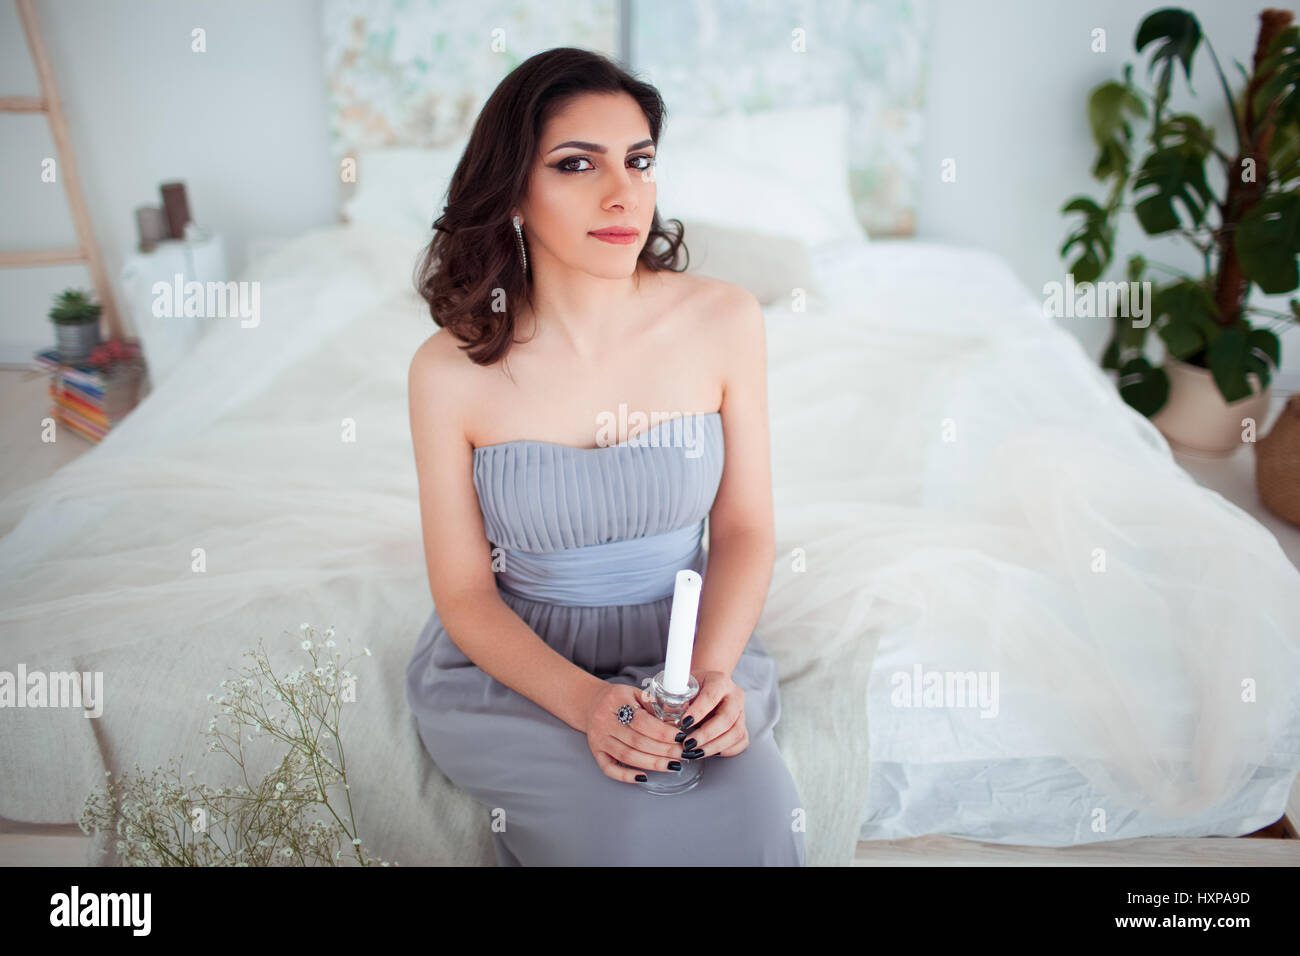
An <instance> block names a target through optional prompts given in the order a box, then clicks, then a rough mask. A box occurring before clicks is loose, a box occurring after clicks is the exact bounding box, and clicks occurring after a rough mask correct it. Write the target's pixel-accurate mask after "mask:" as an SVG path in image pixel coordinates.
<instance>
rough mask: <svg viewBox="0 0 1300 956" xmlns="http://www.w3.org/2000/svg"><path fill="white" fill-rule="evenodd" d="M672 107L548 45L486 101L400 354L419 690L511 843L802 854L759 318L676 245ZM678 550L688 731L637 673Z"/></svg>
mask: <svg viewBox="0 0 1300 956" xmlns="http://www.w3.org/2000/svg"><path fill="white" fill-rule="evenodd" d="M663 115H664V106H663V102H662V100H661V99H660V97H659V94H658V92H657V91H656V90H655V89H654V88H653V87H651V86H649V85H647V84H645V83H641V82H639V81H637V80H636V79H634V78H633V77H631V76H630V75H628V74H627V73H626V72H624V71H623V70H621V69H620V68H619V67H617V66H616V65H615V64H613V63H611V62H610V61H609V60H607V59H606V58H604V57H601V56H598V55H596V54H593V53H589V52H586V51H583V50H576V49H568V48H561V49H553V50H549V51H547V52H544V53H541V54H538V55H537V56H534V57H532V58H530V59H529V60H527V61H526V62H524V63H523V64H521V65H520V66H519V67H518V68H517V69H515V70H514V71H513V72H512V73H511V74H510V75H509V76H507V77H506V78H505V79H504V80H503V81H502V82H501V84H500V86H499V87H498V88H497V89H496V91H495V92H494V93H493V95H492V97H491V98H490V99H489V100H488V102H487V104H486V105H485V106H484V108H483V111H482V114H481V115H480V116H479V118H478V121H477V122H476V124H475V127H474V130H473V132H472V134H471V136H470V139H469V142H468V145H467V147H466V150H465V154H464V156H463V157H462V158H461V161H460V164H459V166H458V167H457V169H456V172H455V175H454V176H453V177H452V181H451V185H450V188H449V191H448V203H447V206H446V209H445V211H444V214H443V215H442V216H441V217H440V218H439V219H438V220H436V221H435V223H434V228H435V230H436V233H435V236H434V239H433V241H432V242H431V244H430V246H429V248H428V250H427V253H426V255H425V257H424V261H423V264H422V266H421V274H420V276H419V278H418V284H419V289H420V292H421V294H422V295H423V296H424V297H425V299H426V300H427V301H428V302H429V307H430V312H431V313H432V315H433V319H434V322H435V323H436V324H437V325H439V326H440V327H441V328H442V333H441V334H436V333H435V334H434V335H432V336H431V337H430V338H429V340H428V341H427V342H425V343H424V344H423V345H422V346H421V347H420V349H419V350H418V351H417V354H416V355H415V357H414V358H413V360H412V362H411V367H410V414H411V431H412V441H413V444H414V448H415V457H416V466H417V471H418V474H419V487H420V509H421V521H422V524H423V530H424V544H425V553H426V558H427V561H428V571H429V586H430V589H431V591H432V594H433V599H434V604H435V611H434V613H433V615H432V616H431V617H430V619H429V622H428V624H427V625H426V626H425V628H424V630H423V632H422V633H421V634H420V637H419V640H418V643H417V646H416V650H415V654H414V656H413V657H412V658H411V661H410V664H409V665H408V668H407V700H408V702H409V704H410V706H411V708H412V710H413V712H414V714H415V717H416V720H417V724H418V727H419V732H420V737H421V739H422V740H423V742H424V745H425V747H426V748H427V749H428V751H429V754H430V755H431V756H432V758H433V760H434V762H435V763H436V764H437V765H438V767H439V768H440V769H441V770H442V771H443V772H444V773H446V775H447V776H448V777H449V778H450V779H451V780H452V781H453V782H454V783H455V784H456V785H457V786H459V787H461V788H462V789H464V790H465V791H467V792H468V793H470V794H471V795H472V796H473V797H474V798H475V799H476V800H477V801H478V802H479V803H481V804H482V805H484V806H485V807H487V808H488V809H489V811H490V815H489V818H488V820H487V821H485V822H486V823H487V824H488V825H489V826H491V833H492V837H493V840H494V843H495V848H496V853H497V858H498V860H499V862H500V863H501V864H502V865H566V864H567V865H631V864H641V865H669V864H672V865H696V864H702V865H749V864H764V865H768V864H770V865H798V866H801V865H804V863H805V853H804V836H803V826H802V823H803V810H802V807H801V801H800V799H799V794H798V792H797V790H796V788H795V784H794V781H793V779H792V778H791V776H790V773H789V770H788V768H787V767H786V764H785V762H784V760H783V759H782V757H781V754H780V752H779V751H778V750H777V747H776V742H775V740H774V738H773V733H772V728H773V727H774V725H775V724H776V722H777V719H778V718H779V716H780V698H779V695H778V686H777V675H776V667H775V664H774V662H773V660H772V658H771V657H769V656H768V654H767V653H766V652H765V650H764V649H763V648H762V647H761V646H760V645H759V643H758V641H757V640H756V639H755V637H754V636H753V627H754V625H755V623H756V621H757V620H758V617H759V614H760V612H761V611H762V607H763V602H764V600H765V598H766V595H767V588H768V585H769V583H770V579H771V574H772V565H773V560H774V550H773V549H774V545H773V530H772V526H773V518H772V491H771V481H770V463H769V447H768V431H767V401H766V396H767V383H766V353H765V345H764V335H763V315H762V312H761V311H760V309H759V306H758V303H757V302H756V301H755V300H754V298H753V297H752V296H751V295H750V294H749V293H748V292H746V291H744V290H741V289H739V288H737V287H735V286H732V285H730V284H728V283H725V282H720V281H716V280H706V279H702V278H698V277H695V276H693V275H686V274H685V273H684V271H683V270H684V268H685V266H684V265H683V266H681V268H680V269H679V268H678V267H677V262H678V259H679V256H680V255H681V253H683V252H684V248H683V244H682V238H683V236H682V231H683V230H682V227H681V223H680V222H677V226H678V231H677V233H676V234H675V235H673V234H670V233H668V232H667V231H666V230H665V229H664V227H663V225H662V224H661V223H660V221H659V217H658V214H657V211H656V209H655V195H656V186H655V180H654V175H653V168H654V162H655V153H656V144H657V143H658V141H659V134H660V128H661V124H662V120H663ZM619 234H621V236H622V237H621V238H620V235H619ZM660 247H662V248H660ZM517 330H518V331H520V332H521V333H526V337H525V338H523V339H522V340H520V339H516V337H515V332H516V331H517ZM448 333H450V334H448ZM661 414H666V415H667V416H668V417H667V418H665V419H663V420H661V419H660V418H659V416H660V415H661ZM724 434H725V436H726V448H725V456H724V443H723V436H724ZM724 459H725V466H726V467H725V468H724V467H723V465H724ZM706 517H707V518H708V520H709V549H708V551H707V552H705V550H704V548H703V531H704V520H705V518H706ZM706 559H707V560H706ZM682 568H692V569H694V570H696V571H700V572H704V571H705V570H706V568H707V571H708V573H707V574H706V575H705V580H704V585H703V591H702V593H701V596H700V605H699V616H698V622H697V630H696V639H695V649H694V656H693V658H692V662H691V674H692V675H693V676H694V678H695V679H696V681H697V682H698V684H699V687H700V689H699V694H698V696H697V698H696V699H695V700H694V701H693V702H692V705H691V708H690V710H689V712H688V720H684V721H683V723H682V727H683V728H684V731H683V732H679V730H678V728H677V727H676V726H674V725H672V724H669V723H666V722H664V721H662V720H660V719H658V718H657V717H656V716H655V714H654V712H653V711H652V710H649V709H647V707H648V705H647V703H646V701H645V700H644V699H643V698H642V691H641V688H642V686H643V684H642V681H643V680H644V679H645V678H647V677H650V676H652V675H653V674H655V673H656V672H658V671H659V670H661V669H662V668H663V666H664V660H665V655H666V648H667V635H668V618H669V611H670V609H671V607H672V593H673V589H674V585H675V580H676V573H677V571H678V570H680V569H682ZM688 721H689V722H688ZM687 760H707V761H709V764H708V766H707V767H705V768H704V773H703V776H702V777H701V780H700V782H699V784H698V785H697V786H695V787H694V788H692V789H690V790H688V791H686V792H684V793H679V794H675V795H671V796H662V795H658V794H653V793H649V792H646V791H645V790H644V789H642V788H641V787H640V786H639V782H641V781H645V780H646V779H647V772H648V771H656V772H659V773H676V772H679V771H680V769H681V766H682V762H683V761H687Z"/></svg>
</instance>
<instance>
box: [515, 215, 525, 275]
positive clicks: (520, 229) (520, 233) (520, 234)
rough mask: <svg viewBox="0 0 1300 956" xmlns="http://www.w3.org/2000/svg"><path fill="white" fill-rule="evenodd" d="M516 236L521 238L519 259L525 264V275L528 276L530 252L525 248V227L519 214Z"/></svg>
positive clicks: (516, 217) (516, 222)
mask: <svg viewBox="0 0 1300 956" xmlns="http://www.w3.org/2000/svg"><path fill="white" fill-rule="evenodd" d="M515 238H516V239H518V240H519V261H520V263H521V264H522V265H523V269H524V277H525V278H527V276H528V252H527V250H525V249H524V228H523V224H522V223H521V222H520V221H519V217H518V216H515Z"/></svg>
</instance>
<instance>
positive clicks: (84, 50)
mask: <svg viewBox="0 0 1300 956" xmlns="http://www.w3.org/2000/svg"><path fill="white" fill-rule="evenodd" d="M931 2H932V8H931V9H932V12H931V17H930V19H931V23H932V30H933V34H932V41H931V58H930V65H929V80H928V88H927V93H926V97H927V111H928V112H927V127H926V142H925V146H924V150H923V154H922V159H921V165H922V171H923V182H922V189H921V202H920V207H919V210H918V235H919V236H921V237H923V238H928V239H937V240H944V241H952V242H960V243H971V244H974V245H978V246H981V247H983V248H987V249H990V250H992V251H994V252H996V253H999V254H1000V255H1002V256H1004V257H1006V259H1007V260H1008V261H1009V262H1010V263H1011V265H1012V266H1013V267H1014V269H1015V271H1016V273H1017V274H1018V275H1019V276H1020V278H1021V279H1022V281H1023V282H1024V283H1025V285H1026V286H1027V287H1028V288H1029V289H1030V290H1031V291H1033V292H1035V293H1039V292H1040V291H1041V289H1042V286H1043V284H1044V283H1045V282H1048V281H1053V280H1060V279H1062V278H1063V276H1064V271H1065V263H1064V262H1062V260H1061V259H1060V257H1059V255H1058V250H1059V248H1060V246H1061V243H1062V242H1063V241H1064V239H1065V236H1066V234H1067V220H1066V219H1065V218H1063V217H1062V216H1061V215H1060V212H1059V210H1060V208H1061V206H1062V205H1064V203H1065V202H1066V200H1067V199H1069V198H1070V197H1071V196H1074V195H1076V194H1078V193H1085V194H1088V195H1091V196H1093V197H1094V198H1097V199H1101V198H1103V195H1104V194H1103V187H1102V186H1101V184H1099V183H1097V182H1095V181H1094V180H1093V179H1092V177H1091V175H1090V174H1089V169H1090V167H1091V165H1092V162H1093V159H1094V156H1095V151H1094V147H1093V145H1092V141H1091V139H1090V137H1089V134H1088V127H1087V122H1086V102H1087V96H1088V92H1089V91H1090V90H1091V89H1092V88H1093V86H1095V85H1096V84H1097V83H1099V82H1102V81H1103V80H1105V79H1110V78H1114V79H1119V78H1120V77H1121V76H1122V68H1123V64H1124V62H1125V61H1129V62H1132V63H1133V64H1134V69H1135V77H1137V78H1139V79H1140V81H1141V82H1142V83H1143V85H1144V86H1146V88H1148V89H1150V86H1149V84H1147V82H1146V79H1145V67H1144V66H1143V64H1144V63H1145V62H1146V61H1147V56H1144V57H1142V58H1141V59H1139V57H1138V54H1137V53H1136V52H1135V51H1134V50H1133V37H1134V35H1135V33H1136V31H1137V26H1138V23H1139V22H1140V21H1141V19H1142V18H1143V17H1144V16H1145V15H1146V13H1147V12H1149V11H1150V10H1153V9H1155V8H1157V7H1158V6H1160V5H1161V4H1159V3H1157V2H1155V0H1152V2H1150V3H1134V2H1132V0H1089V2H1088V3H1073V2H1064V0H982V2H977V0H931ZM1184 5H1185V6H1186V7H1188V8H1189V9H1191V10H1193V11H1194V12H1195V13H1196V14H1197V16H1198V17H1199V18H1200V20H1201V23H1202V26H1203V27H1204V29H1205V32H1206V34H1207V35H1208V36H1209V38H1210V40H1211V42H1213V44H1214V46H1215V49H1216V50H1217V51H1218V54H1219V58H1220V61H1221V62H1222V63H1223V66H1224V69H1225V71H1226V72H1227V74H1228V76H1229V82H1230V83H1233V84H1234V89H1236V88H1238V84H1239V82H1240V80H1239V74H1238V73H1237V70H1236V68H1235V67H1234V66H1233V65H1232V60H1233V59H1234V58H1237V59H1240V60H1241V61H1242V62H1243V63H1245V64H1246V65H1247V66H1249V64H1250V60H1251V56H1252V53H1253V50H1254V39H1255V35H1256V31H1257V25H1258V21H1257V14H1256V12H1254V9H1253V8H1248V7H1243V6H1241V5H1237V4H1227V3H1223V2H1215V0H1194V2H1186V3H1185V4H1184ZM38 7H39V12H40V15H41V18H42V23H43V25H44V29H45V34H46V41H47V43H48V45H49V48H50V54H51V57H52V59H53V62H54V66H55V71H56V74H57V78H58V81H59V84H60V88H61V92H62V95H63V99H64V103H65V106H66V108H67V111H68V114H69V122H70V125H71V128H72V135H73V138H74V141H75V144H76V149H77V157H78V161H79V163H80V168H81V174H82V179H83V184H84V188H85V192H86V198H87V202H88V204H89V206H90V211H91V216H92V218H93V220H94V223H95V229H96V234H97V236H98V237H99V241H100V244H101V247H102V248H103V250H104V254H105V256H106V258H107V262H108V269H109V273H110V275H116V274H117V271H118V270H119V268H120V266H121V263H122V261H123V260H124V258H125V257H126V256H127V255H128V254H130V252H131V251H132V250H133V247H134V244H135V242H136V229H135V213H134V210H135V208H136V207H137V206H139V205H144V204H151V205H153V204H158V203H159V202H160V197H159V194H158V184H159V183H160V182H162V181H165V180H170V179H182V180H184V181H185V182H186V183H187V184H188V187H189V195H190V202H191V209H192V212H193V215H194V218H195V219H196V220H198V221H199V222H200V223H201V224H203V225H205V226H208V227H211V228H214V229H217V230H219V231H221V232H222V233H224V234H225V237H226V248H227V255H228V257H229V259H230V266H231V268H232V271H233V272H238V270H239V269H240V268H242V266H243V264H244V262H245V261H246V244H247V242H248V240H249V239H251V238H253V237H256V236H291V235H294V234H296V233H299V232H302V231H304V230H306V229H311V228H314V227H319V226H325V225H329V224H330V223H332V222H334V221H335V207H336V197H337V189H338V186H337V178H336V176H335V174H334V170H333V168H332V164H331V162H330V159H329V155H328V146H327V137H326V111H325V88H324V80H323V77H322V51H321V41H320V30H319V18H320V8H319V4H318V2H316V0H277V2H275V3H266V2H259V0H183V2H182V0H113V2H103V0H58V2H57V3H41V4H38ZM1297 19H1298V20H1300V17H1298V18H1297ZM196 27H202V28H203V29H205V30H206V32H207V52H206V53H193V52H191V49H190V45H191V31H192V30H193V29H194V28H196ZM1097 27H1102V28H1104V29H1105V30H1106V32H1107V52H1105V53H1102V54H1099V53H1093V52H1092V51H1091V42H1092V31H1093V29H1094V28H1097ZM1149 52H1150V50H1149V49H1148V51H1147V54H1148V56H1149ZM1192 81H1193V84H1194V86H1195V89H1196V91H1197V93H1198V94H1199V95H1198V97H1197V98H1190V97H1189V96H1188V95H1187V93H1186V84H1185V82H1184V81H1183V80H1182V78H1181V74H1179V76H1178V78H1177V79H1176V80H1175V83H1174V90H1175V96H1174V98H1173V107H1174V108H1175V109H1180V110H1181V109H1190V110H1192V111H1194V112H1196V113H1197V115H1199V116H1201V117H1202V118H1204V119H1207V120H1217V122H1216V123H1215V125H1216V126H1217V127H1218V129H1219V134H1218V139H1217V141H1218V142H1219V143H1220V144H1221V145H1224V146H1227V145H1228V144H1229V143H1230V142H1231V138H1230V135H1229V134H1230V130H1229V127H1228V125H1227V124H1226V111H1225V108H1224V101H1223V94H1222V90H1221V89H1220V87H1219V85H1218V79H1217V76H1216V75H1215V73H1214V71H1213V68H1212V64H1211V62H1210V59H1209V56H1208V53H1207V52H1206V51H1205V49H1204V45H1202V49H1201V50H1200V51H1199V52H1198V55H1197V59H1196V61H1195V63H1194V65H1193V74H1192ZM36 91H37V86H36V80H35V75H34V73H33V72H32V70H31V68H30V65H29V58H28V56H27V51H26V47H25V45H24V43H23V39H22V31H21V28H20V26H19V23H18V20H17V16H16V13H15V12H14V8H13V3H12V0H3V2H0V95H15V94H24V93H26V94H34V93H35V92H36ZM0 130H3V135H0V177H2V179H0V183H2V184H3V185H2V187H0V195H2V196H3V198H4V208H5V212H6V215H4V216H0V247H3V248H5V249H21V248H36V247H46V246H57V245H64V244H67V243H70V242H72V241H73V239H74V233H73V230H72V224H71V220H70V219H69V218H68V216H67V212H66V204H65V202H64V200H63V195H62V190H61V188H60V187H53V186H47V185H43V184H41V183H40V181H39V169H40V160H41V159H42V158H43V157H45V156H49V155H52V154H53V151H52V145H51V142H50V139H49V136H48V133H47V132H46V124H45V121H44V118H43V117H31V116H13V115H7V116H0ZM948 157H951V158H953V159H955V160H956V163H957V181H956V182H951V183H945V182H943V181H942V180H941V179H940V169H941V164H942V162H943V160H944V159H945V158H948ZM1211 184H1212V186H1215V187H1216V188H1219V187H1221V183H1220V181H1219V180H1217V179H1213V178H1212V179H1211ZM1117 251H1118V258H1119V259H1120V260H1121V262H1122V260H1123V259H1125V258H1127V256H1128V255H1129V254H1130V253H1132V252H1136V251H1141V252H1143V253H1144V254H1145V255H1147V257H1148V258H1149V259H1154V260H1158V261H1162V262H1165V263H1166V264H1168V265H1170V266H1173V267H1175V268H1180V269H1184V270H1186V271H1189V272H1192V274H1198V273H1196V272H1195V271H1194V270H1195V269H1196V267H1197V265H1198V262H1199V258H1198V256H1197V255H1196V254H1195V253H1194V251H1193V250H1192V249H1191V248H1190V246H1187V245H1186V244H1185V243H1184V242H1182V241H1181V240H1173V239H1162V240H1151V239H1149V238H1147V237H1146V236H1144V235H1143V234H1142V232H1141V230H1140V229H1139V228H1138V227H1137V226H1136V224H1135V222H1134V221H1133V219H1132V217H1131V215H1126V216H1125V217H1124V218H1123V219H1122V220H1121V225H1120V229H1119V232H1118V236H1117ZM1113 277H1114V278H1121V277H1122V276H1121V274H1120V273H1119V272H1116V273H1114V275H1113ZM68 285H81V286H84V287H89V280H88V276H87V274H86V272H85V270H84V269H83V268H81V267H41V268H35V269H24V270H0V358H11V357H14V356H16V357H17V358H18V360H19V361H20V362H22V361H25V356H26V353H27V352H28V351H29V349H30V347H34V346H37V345H44V344H48V343H51V342H52V340H53V339H52V330H51V329H50V326H49V322H48V319H47V318H46V313H47V312H48V309H49V305H50V300H51V297H52V295H53V294H54V293H55V292H57V291H59V290H60V289H62V288H64V287H66V286H68ZM1285 302H1286V297H1275V298H1274V299H1273V300H1271V301H1265V300H1263V299H1259V300H1257V304H1261V305H1266V306H1267V307H1270V308H1279V309H1284V308H1285ZM1061 321H1062V322H1063V323H1064V324H1065V325H1066V327H1067V328H1069V329H1070V331H1071V332H1073V333H1075V334H1076V335H1078V336H1079V338H1080V339H1081V341H1083V342H1084V344H1085V346H1086V347H1087V349H1088V351H1089V353H1090V354H1092V355H1094V356H1095V355H1099V354H1100V351H1101V348H1102V345H1103V344H1104V341H1105V332H1106V329H1105V328H1104V323H1102V322H1099V321H1097V320H1084V319H1063V320H1061ZM1283 365H1284V368H1286V369H1289V370H1291V371H1292V372H1293V373H1294V374H1300V335H1296V334H1295V333H1294V332H1293V331H1292V332H1290V333H1288V334H1287V335H1286V336H1285V337H1284V338H1283Z"/></svg>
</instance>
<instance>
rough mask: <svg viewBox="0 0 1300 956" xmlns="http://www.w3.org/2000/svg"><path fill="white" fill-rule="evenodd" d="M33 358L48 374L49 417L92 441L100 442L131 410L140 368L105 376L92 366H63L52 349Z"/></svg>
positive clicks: (55, 350)
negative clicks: (51, 400)
mask: <svg viewBox="0 0 1300 956" xmlns="http://www.w3.org/2000/svg"><path fill="white" fill-rule="evenodd" d="M34 359H35V361H36V364H37V365H39V366H40V367H41V368H44V369H46V370H48V371H49V372H50V386H49V388H50V397H51V398H53V399H54V407H53V408H51V409H50V414H51V416H53V417H54V419H55V420H56V421H61V422H63V423H64V424H66V425H67V426H68V427H69V428H71V429H72V430H73V431H75V432H76V433H77V434H79V435H82V436H84V437H85V438H88V439H90V440H91V441H93V442H99V441H101V440H103V438H104V436H105V435H107V434H108V433H109V431H110V430H111V429H112V427H113V426H114V425H116V424H117V423H118V422H120V421H121V420H122V419H123V418H125V417H126V415H127V413H128V412H130V411H131V409H132V408H134V407H135V404H136V400H137V397H138V395H139V392H140V380H141V377H142V373H143V369H142V368H132V369H128V370H126V371H125V372H118V373H116V374H114V375H111V376H106V375H105V374H104V372H103V371H102V370H101V369H98V368H95V367H94V366H93V365H89V364H79V365H63V364H62V363H60V361H59V351H58V349H54V348H49V349H44V350H43V351H40V352H37V353H36V355H35V356H34Z"/></svg>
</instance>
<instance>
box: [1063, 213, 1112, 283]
mask: <svg viewBox="0 0 1300 956" xmlns="http://www.w3.org/2000/svg"><path fill="white" fill-rule="evenodd" d="M1061 212H1062V213H1069V212H1081V213H1083V222H1082V223H1080V224H1079V228H1077V229H1075V230H1074V232H1072V233H1070V236H1069V238H1068V239H1066V240H1065V245H1063V246H1061V257H1062V258H1064V257H1065V256H1067V255H1069V252H1070V249H1072V248H1073V247H1074V246H1076V245H1077V246H1080V247H1082V252H1081V253H1080V254H1079V258H1077V259H1075V260H1074V262H1073V263H1071V264H1070V272H1072V273H1073V274H1074V281H1075V282H1096V281H1097V277H1098V276H1100V275H1101V274H1102V272H1103V271H1104V270H1105V268H1106V266H1108V265H1109V264H1110V257H1111V250H1112V249H1113V248H1114V246H1115V231H1114V229H1112V228H1111V225H1110V216H1109V214H1108V213H1107V211H1106V210H1105V209H1103V208H1101V206H1098V205H1097V204H1096V203H1095V202H1093V201H1092V200H1091V199H1089V198H1088V197H1087V196H1076V197H1075V198H1073V199H1071V200H1070V201H1069V202H1068V203H1066V204H1065V205H1064V206H1063V207H1062V208H1061Z"/></svg>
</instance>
